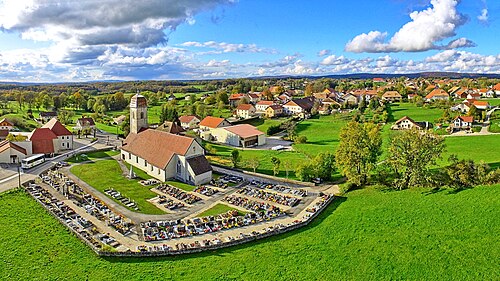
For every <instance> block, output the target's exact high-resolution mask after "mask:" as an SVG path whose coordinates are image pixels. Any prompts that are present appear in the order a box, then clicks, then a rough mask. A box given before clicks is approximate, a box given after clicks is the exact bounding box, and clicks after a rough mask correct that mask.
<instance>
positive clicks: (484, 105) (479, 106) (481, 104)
mask: <svg viewBox="0 0 500 281" xmlns="http://www.w3.org/2000/svg"><path fill="white" fill-rule="evenodd" d="M472 104H473V105H474V106H475V107H476V108H477V109H479V110H487V109H489V108H490V104H489V103H488V102H487V101H478V100H474V102H473V103H472Z"/></svg>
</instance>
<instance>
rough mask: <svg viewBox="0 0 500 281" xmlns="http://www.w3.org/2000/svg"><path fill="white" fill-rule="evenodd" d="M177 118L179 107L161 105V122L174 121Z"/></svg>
mask: <svg viewBox="0 0 500 281" xmlns="http://www.w3.org/2000/svg"><path fill="white" fill-rule="evenodd" d="M177 119H179V114H178V113H177V109H176V108H175V106H171V105H169V104H165V105H163V106H162V107H161V113H160V123H163V122H165V121H170V122H174V121H176V120H177Z"/></svg>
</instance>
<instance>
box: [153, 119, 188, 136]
mask: <svg viewBox="0 0 500 281" xmlns="http://www.w3.org/2000/svg"><path fill="white" fill-rule="evenodd" d="M156 130H159V131H163V132H167V133H170V134H174V135H183V134H184V133H185V132H186V130H184V128H182V126H181V125H180V124H178V123H176V122H170V121H165V122H163V124H161V125H160V126H158V128H156Z"/></svg>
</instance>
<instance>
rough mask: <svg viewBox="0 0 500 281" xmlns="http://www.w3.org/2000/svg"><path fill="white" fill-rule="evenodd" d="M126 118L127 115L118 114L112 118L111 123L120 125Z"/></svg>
mask: <svg viewBox="0 0 500 281" xmlns="http://www.w3.org/2000/svg"><path fill="white" fill-rule="evenodd" d="M126 119H127V116H125V115H120V116H118V117H115V118H113V124H115V125H121V124H122V123H123V122H124V121H125V120H126Z"/></svg>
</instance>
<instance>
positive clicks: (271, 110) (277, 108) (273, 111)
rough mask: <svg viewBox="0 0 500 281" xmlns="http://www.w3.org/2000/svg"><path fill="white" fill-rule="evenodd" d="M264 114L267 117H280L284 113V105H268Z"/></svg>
mask: <svg viewBox="0 0 500 281" xmlns="http://www.w3.org/2000/svg"><path fill="white" fill-rule="evenodd" d="M264 114H265V116H266V117H267V118H273V117H279V116H281V115H283V106H282V105H279V104H273V105H271V106H269V107H267V109H266V111H265V113H264Z"/></svg>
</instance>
